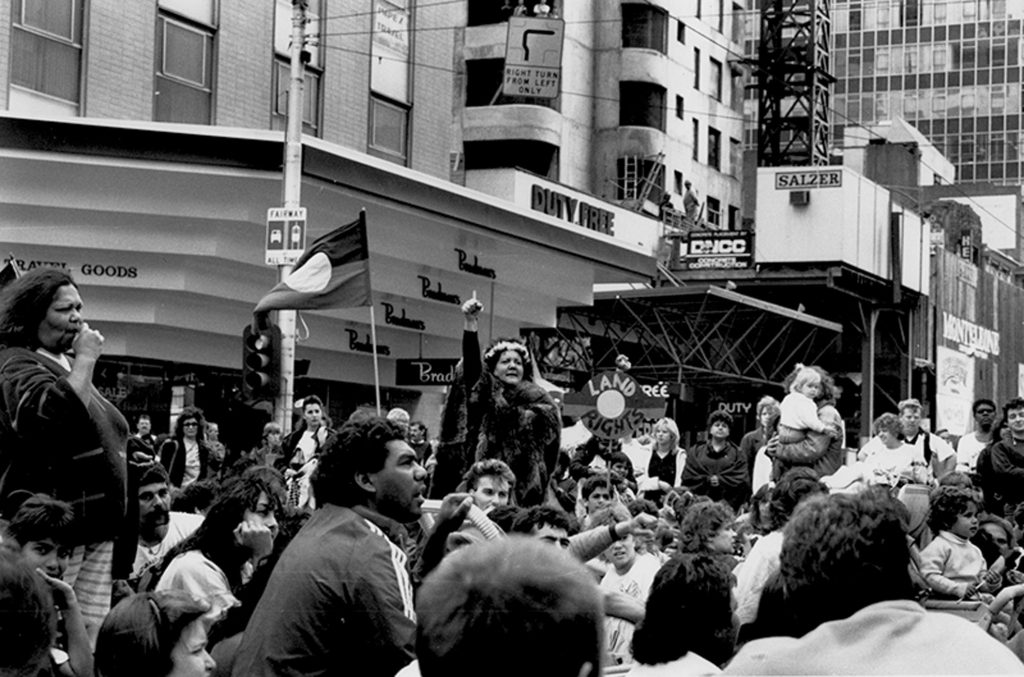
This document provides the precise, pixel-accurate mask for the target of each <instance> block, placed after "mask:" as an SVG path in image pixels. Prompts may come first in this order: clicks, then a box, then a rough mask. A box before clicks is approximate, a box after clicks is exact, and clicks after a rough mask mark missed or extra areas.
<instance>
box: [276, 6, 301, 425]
mask: <svg viewBox="0 0 1024 677" xmlns="http://www.w3.org/2000/svg"><path fill="white" fill-rule="evenodd" d="M306 3H307V0H292V41H291V45H290V47H289V50H288V53H289V57H290V59H291V78H290V80H289V83H288V118H287V123H286V126H285V132H284V208H285V209H298V208H299V207H301V206H302V204H301V202H302V200H301V198H302V112H303V111H302V102H303V94H302V88H303V85H304V82H305V70H306V67H305V64H304V63H303V60H302V50H303V48H304V47H305V42H306V38H305V36H306ZM277 272H278V280H284V279H285V278H286V277H287V276H288V275H289V274H290V273H291V272H292V266H291V265H290V264H289V265H283V266H278V268H277ZM295 317H296V311H294V310H279V311H277V325H278V326H279V327H280V328H281V381H280V388H279V390H278V395H277V402H276V403H275V407H274V420H275V421H276V422H277V424H278V425H280V426H281V430H282V431H284V433H285V434H287V433H288V432H290V431H291V428H292V403H293V402H294V399H295V325H296V322H295Z"/></svg>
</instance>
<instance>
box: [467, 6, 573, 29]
mask: <svg viewBox="0 0 1024 677" xmlns="http://www.w3.org/2000/svg"><path fill="white" fill-rule="evenodd" d="M518 4H519V2H518V0H473V1H472V2H467V3H466V7H467V12H468V16H467V21H466V23H467V25H469V26H486V25H489V24H497V23H504V22H506V21H508V18H509V17H510V16H512V15H513V12H515V11H516V5H518ZM538 4H540V0H526V1H525V2H523V3H522V5H523V10H522V11H523V12H524V13H525V15H526V16H535V15H536V12H535V11H534V6H536V5H538ZM561 4H562V0H547V6H548V7H549V8H550V14H549V16H552V17H555V16H558V14H559V7H560V5H561Z"/></svg>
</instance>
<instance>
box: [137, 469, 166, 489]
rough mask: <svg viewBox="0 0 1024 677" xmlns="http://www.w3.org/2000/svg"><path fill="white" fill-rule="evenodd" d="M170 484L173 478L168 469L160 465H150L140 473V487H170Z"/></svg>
mask: <svg viewBox="0 0 1024 677" xmlns="http://www.w3.org/2000/svg"><path fill="white" fill-rule="evenodd" d="M170 483H171V477H170V475H168V474H167V469H166V468H164V467H163V465H161V464H160V463H149V464H147V465H146V466H145V467H144V468H142V470H140V471H139V486H140V487H144V486H146V485H147V484H167V485H170Z"/></svg>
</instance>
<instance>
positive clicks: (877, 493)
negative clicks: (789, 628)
mask: <svg viewBox="0 0 1024 677" xmlns="http://www.w3.org/2000/svg"><path fill="white" fill-rule="evenodd" d="M895 503H896V499H894V498H892V497H891V496H890V495H889V494H888V492H886V491H885V490H877V489H868V490H866V491H863V492H861V493H859V494H854V495H850V494H833V495H831V496H819V497H815V498H814V499H812V500H809V501H806V502H804V503H802V504H801V505H800V507H798V508H797V509H796V512H795V513H794V514H793V517H792V519H791V520H790V521H789V523H788V524H787V525H786V530H785V536H784V540H783V544H782V553H781V556H780V572H781V577H782V584H783V586H784V588H785V590H786V599H787V603H788V604H789V605H790V606H791V607H792V608H793V616H794V617H795V618H796V619H797V622H798V623H799V624H800V627H799V628H796V630H797V631H798V635H797V636H799V635H800V634H803V633H805V632H807V631H809V630H812V629H813V628H815V627H817V626H818V625H820V624H821V623H824V622H826V621H831V620H837V619H841V618H847V617H849V616H850V615H852V614H854V613H856V612H857V611H859V610H860V609H862V608H864V607H866V606H868V605H870V604H874V603H876V602H882V601H886V600H892V599H909V598H910V597H912V595H913V585H912V583H911V580H910V572H909V564H910V549H909V546H908V544H907V538H906V531H905V530H904V528H903V525H902V524H901V522H900V517H899V512H898V511H897V509H896V506H895Z"/></svg>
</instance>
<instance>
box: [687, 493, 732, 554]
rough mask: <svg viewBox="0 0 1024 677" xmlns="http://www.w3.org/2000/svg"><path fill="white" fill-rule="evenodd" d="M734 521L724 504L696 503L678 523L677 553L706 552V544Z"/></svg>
mask: <svg viewBox="0 0 1024 677" xmlns="http://www.w3.org/2000/svg"><path fill="white" fill-rule="evenodd" d="M735 519H736V516H735V515H734V514H733V511H732V508H730V507H729V506H728V505H726V504H725V503H713V502H707V503H698V504H696V505H694V506H692V507H691V508H690V509H689V510H687V511H686V516H685V517H683V519H682V521H681V522H680V523H679V552H690V553H697V552H707V551H708V542H709V541H711V539H713V538H714V537H715V536H716V535H718V532H720V531H721V530H722V529H723V528H725V527H727V526H729V525H731V524H732V523H733V521H734V520H735Z"/></svg>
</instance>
